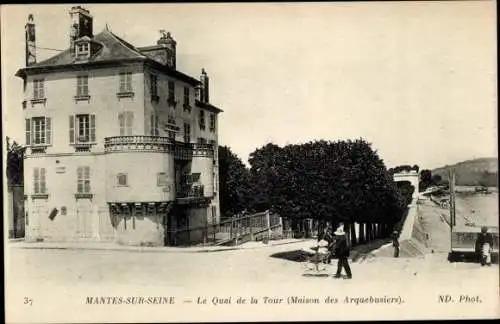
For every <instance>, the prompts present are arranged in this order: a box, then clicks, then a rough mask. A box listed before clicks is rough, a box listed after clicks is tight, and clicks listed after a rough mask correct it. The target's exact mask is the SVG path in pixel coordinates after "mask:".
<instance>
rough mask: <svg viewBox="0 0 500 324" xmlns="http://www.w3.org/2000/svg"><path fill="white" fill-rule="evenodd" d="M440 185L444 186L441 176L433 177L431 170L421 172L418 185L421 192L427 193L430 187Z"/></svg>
mask: <svg viewBox="0 0 500 324" xmlns="http://www.w3.org/2000/svg"><path fill="white" fill-rule="evenodd" d="M440 184H442V178H441V176H440V175H438V174H435V175H432V171H431V170H422V171H421V172H420V182H419V185H418V187H419V190H420V191H425V190H426V189H427V188H429V187H432V186H437V185H440Z"/></svg>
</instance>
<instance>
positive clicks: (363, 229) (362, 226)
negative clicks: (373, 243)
mask: <svg viewBox="0 0 500 324" xmlns="http://www.w3.org/2000/svg"><path fill="white" fill-rule="evenodd" d="M365 232H366V223H360V224H359V242H360V243H362V244H364V243H366V235H365Z"/></svg>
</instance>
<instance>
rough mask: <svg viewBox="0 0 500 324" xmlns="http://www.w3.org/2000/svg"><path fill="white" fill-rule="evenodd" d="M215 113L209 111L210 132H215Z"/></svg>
mask: <svg viewBox="0 0 500 324" xmlns="http://www.w3.org/2000/svg"><path fill="white" fill-rule="evenodd" d="M215 120H216V119H215V114H213V113H211V114H210V131H211V132H212V133H215Z"/></svg>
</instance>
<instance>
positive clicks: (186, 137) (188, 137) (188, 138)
mask: <svg viewBox="0 0 500 324" xmlns="http://www.w3.org/2000/svg"><path fill="white" fill-rule="evenodd" d="M184 142H185V143H191V125H189V124H188V123H184Z"/></svg>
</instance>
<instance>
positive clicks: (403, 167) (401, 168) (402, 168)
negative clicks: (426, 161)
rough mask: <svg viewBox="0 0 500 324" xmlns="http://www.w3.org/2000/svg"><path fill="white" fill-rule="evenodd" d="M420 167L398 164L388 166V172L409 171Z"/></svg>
mask: <svg viewBox="0 0 500 324" xmlns="http://www.w3.org/2000/svg"><path fill="white" fill-rule="evenodd" d="M419 169H420V167H419V166H418V165H413V166H411V165H398V166H397V167H394V168H390V169H389V173H391V174H394V173H399V172H410V171H417V172H418V170H419Z"/></svg>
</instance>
